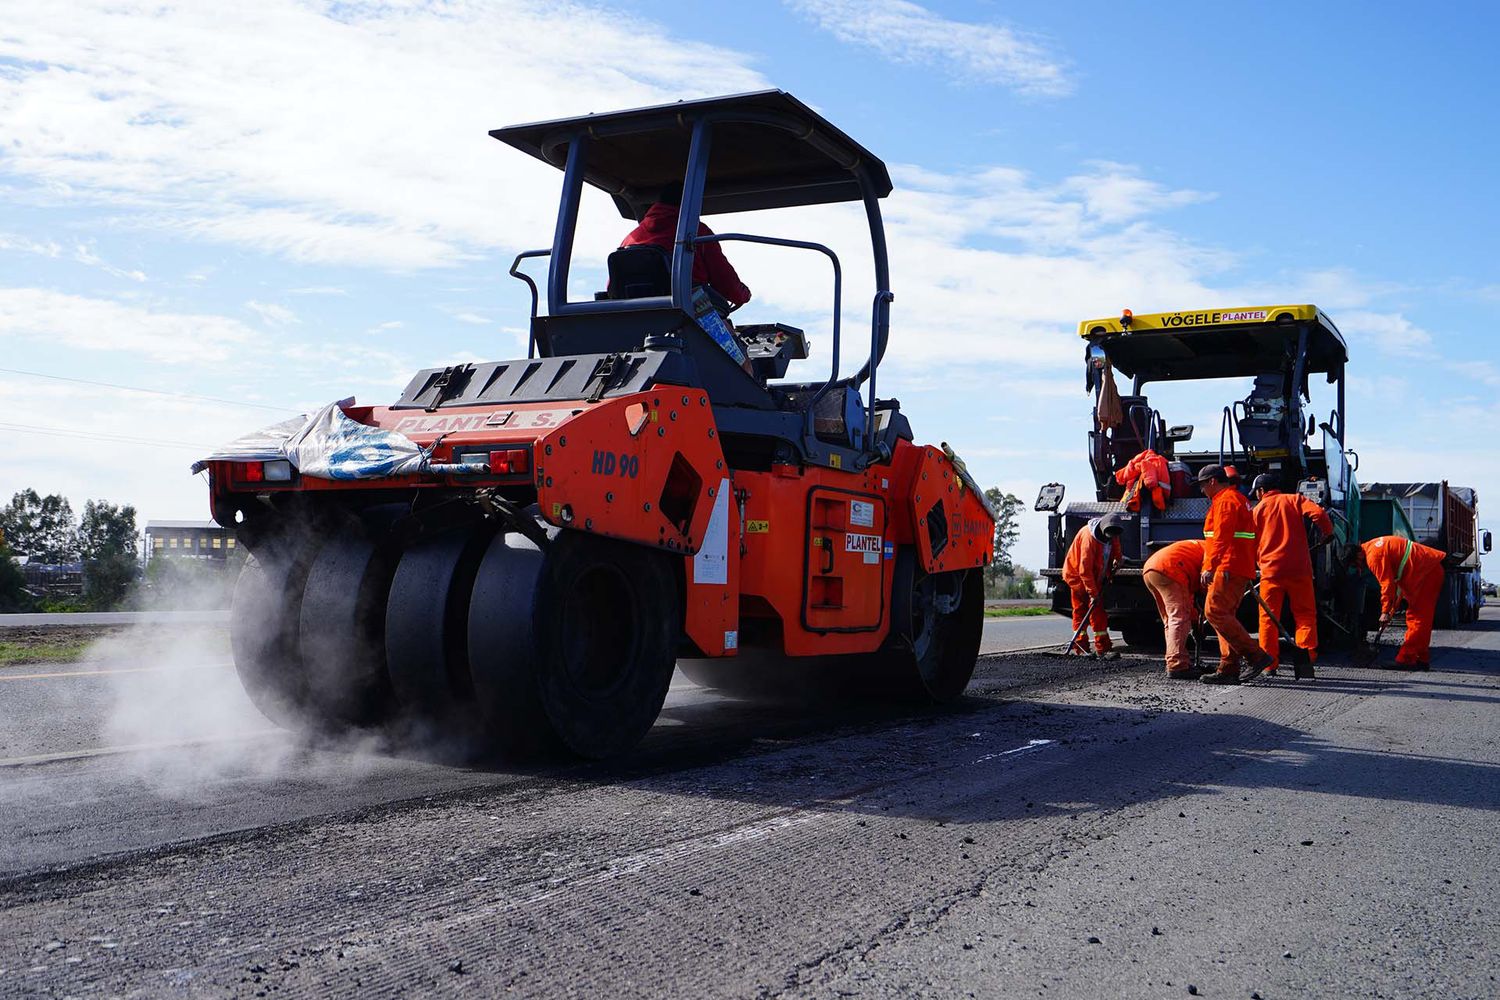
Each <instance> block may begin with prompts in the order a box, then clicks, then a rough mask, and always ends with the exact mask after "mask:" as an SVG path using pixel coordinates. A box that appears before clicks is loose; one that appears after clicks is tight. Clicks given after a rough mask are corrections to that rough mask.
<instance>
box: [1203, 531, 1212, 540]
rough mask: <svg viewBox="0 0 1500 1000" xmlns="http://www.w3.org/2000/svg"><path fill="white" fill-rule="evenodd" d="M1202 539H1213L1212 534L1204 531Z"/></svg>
mask: <svg viewBox="0 0 1500 1000" xmlns="http://www.w3.org/2000/svg"><path fill="white" fill-rule="evenodd" d="M1203 537H1204V538H1212V537H1214V533H1213V532H1212V531H1205V532H1203Z"/></svg>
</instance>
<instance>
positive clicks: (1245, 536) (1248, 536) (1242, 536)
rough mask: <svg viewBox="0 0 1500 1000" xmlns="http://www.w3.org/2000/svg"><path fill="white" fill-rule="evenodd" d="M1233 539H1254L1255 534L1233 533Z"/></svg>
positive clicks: (1251, 532)
mask: <svg viewBox="0 0 1500 1000" xmlns="http://www.w3.org/2000/svg"><path fill="white" fill-rule="evenodd" d="M1234 537H1235V538H1254V537H1255V532H1253V531H1236V532H1235V533H1234Z"/></svg>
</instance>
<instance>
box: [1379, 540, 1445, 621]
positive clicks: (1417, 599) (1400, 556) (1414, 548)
mask: <svg viewBox="0 0 1500 1000" xmlns="http://www.w3.org/2000/svg"><path fill="white" fill-rule="evenodd" d="M1360 548H1362V549H1364V550H1365V564H1366V565H1367V566H1369V567H1370V572H1371V573H1373V574H1375V579H1376V580H1378V581H1379V582H1380V610H1381V611H1382V612H1384V613H1385V614H1388V615H1393V614H1395V613H1396V605H1397V603H1399V599H1398V591H1399V596H1400V597H1405V598H1406V603H1407V604H1408V605H1413V604H1416V605H1421V604H1424V603H1425V599H1427V598H1432V599H1434V600H1436V598H1437V595H1438V592H1439V591H1440V590H1442V587H1443V559H1444V556H1443V551H1442V550H1441V549H1434V548H1431V547H1430V546H1427V545H1422V544H1420V543H1418V542H1410V541H1407V540H1406V539H1405V538H1402V537H1401V536H1400V535H1382V536H1381V537H1379V538H1372V539H1370V540H1369V541H1368V542H1365V543H1364V544H1362V545H1361V546H1360Z"/></svg>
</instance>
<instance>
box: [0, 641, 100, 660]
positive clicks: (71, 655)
mask: <svg viewBox="0 0 1500 1000" xmlns="http://www.w3.org/2000/svg"><path fill="white" fill-rule="evenodd" d="M91 644H92V640H89V639H69V638H59V639H54V640H51V641H48V642H6V641H4V640H0V667H13V666H19V665H21V664H24V663H74V662H76V661H78V660H81V659H83V653H84V650H86V649H88V648H89V646H90V645H91Z"/></svg>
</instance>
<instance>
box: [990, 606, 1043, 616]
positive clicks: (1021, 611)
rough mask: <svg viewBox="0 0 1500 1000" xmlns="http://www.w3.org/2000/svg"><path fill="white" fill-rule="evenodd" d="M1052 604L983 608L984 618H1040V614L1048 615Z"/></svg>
mask: <svg viewBox="0 0 1500 1000" xmlns="http://www.w3.org/2000/svg"><path fill="white" fill-rule="evenodd" d="M1051 613H1052V606H1051V605H1048V604H1043V605H1040V606H1031V607H1028V606H1025V605H1022V606H1020V607H1009V608H985V609H984V616H985V617H986V618H1040V617H1041V616H1042V615H1050V614H1051Z"/></svg>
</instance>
